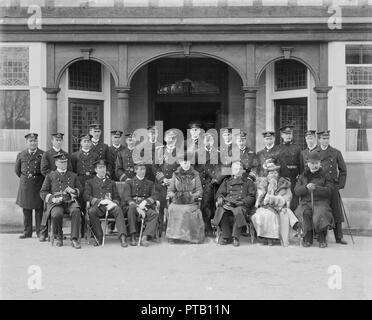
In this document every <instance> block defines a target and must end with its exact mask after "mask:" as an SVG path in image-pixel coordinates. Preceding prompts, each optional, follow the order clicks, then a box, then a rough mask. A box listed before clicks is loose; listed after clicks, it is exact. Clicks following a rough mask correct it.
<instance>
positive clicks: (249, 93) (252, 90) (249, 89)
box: [242, 86, 259, 99]
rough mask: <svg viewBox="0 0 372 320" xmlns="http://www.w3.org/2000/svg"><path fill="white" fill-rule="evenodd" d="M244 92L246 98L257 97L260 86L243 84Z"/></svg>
mask: <svg viewBox="0 0 372 320" xmlns="http://www.w3.org/2000/svg"><path fill="white" fill-rule="evenodd" d="M242 88H243V92H244V97H245V98H254V99H255V98H256V95H257V91H258V90H259V87H257V86H243V87H242Z"/></svg>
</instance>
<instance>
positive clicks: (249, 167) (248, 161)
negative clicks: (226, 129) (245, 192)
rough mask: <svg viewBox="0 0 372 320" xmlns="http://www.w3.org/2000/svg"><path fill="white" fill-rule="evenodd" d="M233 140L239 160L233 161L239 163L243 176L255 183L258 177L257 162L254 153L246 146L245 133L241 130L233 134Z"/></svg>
mask: <svg viewBox="0 0 372 320" xmlns="http://www.w3.org/2000/svg"><path fill="white" fill-rule="evenodd" d="M234 138H235V143H236V144H237V146H238V147H239V158H238V159H233V161H236V160H237V161H240V162H241V163H242V164H243V168H244V174H243V175H244V176H245V177H250V178H251V179H252V180H253V181H255V180H256V178H257V176H258V167H259V162H258V158H257V155H256V153H255V152H254V151H253V150H251V149H249V148H248V146H247V133H246V132H244V131H242V130H241V131H240V133H238V134H235V136H234Z"/></svg>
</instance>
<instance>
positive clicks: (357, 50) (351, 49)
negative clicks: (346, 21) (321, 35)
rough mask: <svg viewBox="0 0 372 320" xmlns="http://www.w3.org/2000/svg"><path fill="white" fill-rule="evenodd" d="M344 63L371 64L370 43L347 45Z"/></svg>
mask: <svg viewBox="0 0 372 320" xmlns="http://www.w3.org/2000/svg"><path fill="white" fill-rule="evenodd" d="M345 62H346V64H372V45H347V46H346V49H345Z"/></svg>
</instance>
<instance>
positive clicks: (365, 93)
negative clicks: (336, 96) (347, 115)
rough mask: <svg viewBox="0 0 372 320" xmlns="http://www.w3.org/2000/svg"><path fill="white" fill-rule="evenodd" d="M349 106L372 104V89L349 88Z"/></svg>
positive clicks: (347, 102)
mask: <svg viewBox="0 0 372 320" xmlns="http://www.w3.org/2000/svg"><path fill="white" fill-rule="evenodd" d="M346 105H347V106H357V107H364V106H372V89H347V90H346Z"/></svg>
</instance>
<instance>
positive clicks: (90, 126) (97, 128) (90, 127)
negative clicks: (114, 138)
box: [89, 122, 101, 130]
mask: <svg viewBox="0 0 372 320" xmlns="http://www.w3.org/2000/svg"><path fill="white" fill-rule="evenodd" d="M91 129H96V130H101V124H100V123H98V122H94V123H91V124H90V125H89V130H91Z"/></svg>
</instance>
